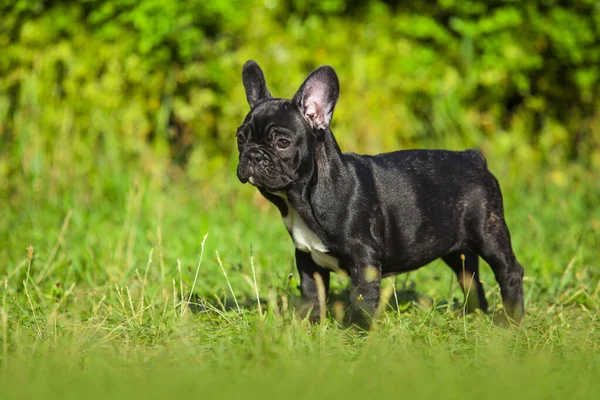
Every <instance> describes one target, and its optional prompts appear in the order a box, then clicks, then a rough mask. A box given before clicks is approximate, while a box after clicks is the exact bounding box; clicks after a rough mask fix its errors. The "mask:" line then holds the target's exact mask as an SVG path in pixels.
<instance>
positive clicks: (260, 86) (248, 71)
mask: <svg viewBox="0 0 600 400" xmlns="http://www.w3.org/2000/svg"><path fill="white" fill-rule="evenodd" d="M242 82H243V84H244V89H245V90H246V99H247V100H248V104H250V108H254V106H256V104H257V103H258V102H259V101H260V100H263V99H270V98H271V93H269V89H267V83H266V82H265V75H264V74H263V72H262V69H260V67H259V66H258V64H257V63H256V61H254V60H248V61H246V64H244V68H243V69H242Z"/></svg>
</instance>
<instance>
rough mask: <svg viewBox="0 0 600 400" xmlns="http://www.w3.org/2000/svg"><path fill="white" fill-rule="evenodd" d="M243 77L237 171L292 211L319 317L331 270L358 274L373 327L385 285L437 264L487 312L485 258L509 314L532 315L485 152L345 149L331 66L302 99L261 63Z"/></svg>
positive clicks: (307, 293) (357, 318) (310, 81)
mask: <svg viewBox="0 0 600 400" xmlns="http://www.w3.org/2000/svg"><path fill="white" fill-rule="evenodd" d="M242 82H243V85H244V88H245V92H246V98H247V100H248V103H249V104H250V112H249V113H248V114H247V115H246V118H245V119H244V122H243V123H242V125H241V126H240V127H239V128H238V130H237V143H238V150H239V164H238V168H237V176H238V179H239V180H240V181H241V182H242V183H246V182H249V183H250V184H251V185H253V186H256V187H257V188H258V190H259V191H260V193H261V194H262V195H263V196H264V197H265V198H267V199H268V200H269V201H270V202H272V203H273V204H274V205H275V206H276V207H277V208H278V209H279V211H280V212H281V216H282V218H283V222H284V224H285V227H286V229H287V231H288V233H289V234H290V236H291V238H292V240H293V242H294V245H295V248H296V250H295V251H296V265H297V268H298V272H299V275H300V291H301V295H302V300H303V304H304V305H305V306H304V307H303V308H304V309H306V310H309V311H310V315H309V317H310V318H311V319H312V320H313V321H318V320H319V319H320V318H319V316H320V315H323V310H321V307H323V304H324V302H323V301H322V299H320V298H319V297H320V294H319V290H321V292H323V291H324V292H325V293H327V292H328V290H329V278H330V277H329V275H330V271H343V272H345V273H346V274H348V275H349V276H350V280H351V287H350V308H349V311H350V312H349V313H348V315H349V320H350V322H351V323H352V324H355V325H357V326H359V327H362V328H368V327H369V326H370V325H371V323H372V317H373V315H374V312H375V310H376V308H377V306H378V302H379V297H380V286H381V278H382V277H386V276H390V275H394V274H398V273H402V272H407V271H412V270H415V269H417V268H420V267H422V266H424V265H426V264H428V263H430V262H431V261H433V260H435V259H437V258H442V260H443V261H444V262H445V263H446V264H447V265H448V266H449V267H450V268H452V270H453V271H454V272H455V274H456V276H457V277H458V280H459V283H460V285H461V287H462V289H463V291H464V293H465V296H466V299H465V302H466V303H465V308H466V310H467V311H468V312H470V311H473V310H474V309H481V310H482V311H483V312H486V311H487V307H488V303H487V300H486V298H485V292H484V289H483V286H482V283H481V281H480V279H479V256H481V257H482V258H483V259H484V260H485V261H486V262H487V263H488V264H489V265H490V266H491V268H492V270H493V272H494V275H495V277H496V280H497V282H498V283H499V285H500V290H501V295H502V300H503V305H504V311H505V313H506V315H507V316H508V317H509V318H510V319H512V320H513V321H516V322H519V321H520V320H521V318H522V317H523V314H524V307H523V268H522V267H521V265H520V264H519V262H518V261H517V259H516V258H515V254H514V253H513V249H512V245H511V240H510V234H509V230H508V227H507V225H506V222H505V220H504V211H503V204H502V203H503V202H502V194H501V191H500V186H499V184H498V181H497V179H496V178H495V177H494V175H492V173H491V172H490V171H489V170H488V168H487V163H486V160H485V158H484V157H483V155H482V154H481V153H480V152H479V151H477V150H466V151H446V150H401V151H395V152H391V153H384V154H377V155H359V154H355V153H342V151H341V150H340V147H339V145H338V143H337V141H336V139H335V137H334V136H333V133H332V131H331V129H330V123H331V118H332V116H333V111H334V108H335V105H336V102H337V99H338V96H339V82H338V78H337V75H336V73H335V71H334V70H333V68H332V67H330V66H321V67H319V68H317V69H316V70H314V71H313V72H312V73H311V74H310V75H309V76H308V78H307V79H306V80H305V81H304V83H302V85H301V86H300V88H299V89H298V91H297V92H296V94H295V95H294V97H293V98H292V99H291V100H288V99H282V98H274V97H272V96H271V94H270V93H269V90H268V89H267V86H266V83H265V78H264V74H263V72H262V70H261V68H260V67H259V66H258V64H257V63H256V62H254V61H252V60H250V61H248V62H246V64H245V65H244V67H243V71H242ZM323 288H324V290H323ZM468 293H470V295H469V296H468Z"/></svg>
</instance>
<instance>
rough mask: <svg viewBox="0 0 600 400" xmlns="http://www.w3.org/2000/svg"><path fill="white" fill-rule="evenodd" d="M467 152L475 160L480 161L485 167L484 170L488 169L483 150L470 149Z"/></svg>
mask: <svg viewBox="0 0 600 400" xmlns="http://www.w3.org/2000/svg"><path fill="white" fill-rule="evenodd" d="M465 152H466V153H469V154H471V155H472V157H473V158H474V159H475V160H477V161H479V162H480V163H481V164H482V165H483V167H484V168H487V160H486V159H485V157H484V155H483V153H482V152H481V150H479V149H469V150H466V151H465Z"/></svg>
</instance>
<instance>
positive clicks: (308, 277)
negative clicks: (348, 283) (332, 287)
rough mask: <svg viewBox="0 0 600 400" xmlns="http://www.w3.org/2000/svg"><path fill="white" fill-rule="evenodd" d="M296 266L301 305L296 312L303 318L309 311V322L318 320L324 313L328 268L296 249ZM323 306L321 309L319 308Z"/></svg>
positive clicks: (327, 291) (327, 287)
mask: <svg viewBox="0 0 600 400" xmlns="http://www.w3.org/2000/svg"><path fill="white" fill-rule="evenodd" d="M296 266H297V267H298V273H299V274H300V292H301V293H302V305H301V306H300V309H299V310H298V314H299V315H300V316H301V317H302V318H304V317H305V316H306V315H307V314H308V313H310V316H309V319H310V321H311V322H319V321H320V320H321V315H325V312H326V311H327V310H326V308H325V307H326V306H325V303H326V301H327V296H328V294H329V270H327V269H325V268H321V267H319V266H318V265H317V264H316V263H315V262H314V261H313V259H312V257H311V256H310V254H309V253H305V252H303V251H300V250H298V249H296ZM321 307H323V310H321Z"/></svg>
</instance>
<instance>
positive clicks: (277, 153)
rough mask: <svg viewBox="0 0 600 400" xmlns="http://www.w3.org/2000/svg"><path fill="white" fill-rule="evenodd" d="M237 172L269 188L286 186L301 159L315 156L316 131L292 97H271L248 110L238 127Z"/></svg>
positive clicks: (284, 187) (296, 172)
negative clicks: (288, 98)
mask: <svg viewBox="0 0 600 400" xmlns="http://www.w3.org/2000/svg"><path fill="white" fill-rule="evenodd" d="M237 141H238V150H239V152H240V159H239V164H238V169H237V175H238V178H239V180H240V181H241V182H242V183H246V182H250V183H251V184H252V185H254V186H258V187H263V188H265V189H266V190H268V191H269V192H275V191H280V190H285V189H287V188H288V187H289V186H290V185H291V184H292V183H293V182H294V181H295V180H296V178H297V174H298V173H299V168H300V166H301V162H302V160H305V159H307V158H311V157H313V158H314V155H313V153H314V147H315V145H314V142H315V135H314V134H313V133H312V130H311V128H310V126H309V124H308V123H307V122H306V121H305V120H304V117H303V116H302V114H301V112H300V110H299V109H298V107H297V106H296V105H295V104H293V103H292V101H290V100H283V99H268V100H265V101H262V102H261V103H260V104H257V105H256V107H255V108H253V109H252V111H250V113H248V115H247V116H246V119H245V121H244V123H243V124H242V125H241V126H240V127H239V129H238V131H237Z"/></svg>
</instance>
